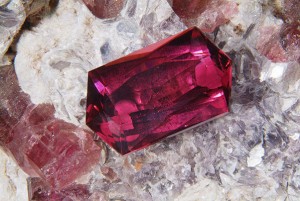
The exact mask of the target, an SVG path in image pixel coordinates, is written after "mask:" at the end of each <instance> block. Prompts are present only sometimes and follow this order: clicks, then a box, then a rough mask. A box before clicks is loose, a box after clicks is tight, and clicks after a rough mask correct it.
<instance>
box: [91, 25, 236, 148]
mask: <svg viewBox="0 0 300 201" xmlns="http://www.w3.org/2000/svg"><path fill="white" fill-rule="evenodd" d="M230 91H231V60H230V59H229V58H228V57H227V56H226V55H225V54H224V53H223V52H222V51H221V50H220V49H218V48H217V47H216V46H215V45H214V44H213V43H211V42H210V41H209V40H208V39H207V38H206V37H205V36H204V35H203V33H202V32H200V30H199V29H197V28H190V29H188V30H186V31H183V32H182V33H179V34H177V35H175V36H172V37H170V38H167V39H165V40H162V41H160V42H158V43H156V44H153V45H150V46H148V47H146V48H144V49H141V50H139V51H136V52H134V53H132V54H130V55H128V56H126V57H123V58H121V59H118V60H116V61H114V62H111V63H108V64H106V65H104V66H102V67H99V68H97V69H95V70H92V71H90V72H89V79H88V95H87V118H86V123H87V125H88V126H89V127H90V128H91V129H92V130H94V131H95V132H96V133H97V134H98V135H99V136H100V137H101V138H102V140H103V141H105V142H106V143H107V144H109V145H110V146H112V147H113V148H114V149H115V150H117V151H118V152H119V153H121V154H126V153H129V152H131V151H135V150H138V149H141V148H143V147H146V146H149V145H151V144H153V143H155V142H157V141H159V140H161V139H163V138H165V137H168V136H170V135H172V134H174V133H176V132H178V131H181V130H183V129H186V128H189V127H191V126H194V125H196V124H198V123H201V122H204V121H207V120H209V119H211V118H213V117H216V116H218V115H221V114H224V113H226V112H228V101H229V95H230Z"/></svg>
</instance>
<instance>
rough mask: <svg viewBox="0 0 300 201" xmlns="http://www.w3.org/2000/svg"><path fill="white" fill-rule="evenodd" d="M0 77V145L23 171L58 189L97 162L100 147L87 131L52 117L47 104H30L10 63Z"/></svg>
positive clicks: (49, 106)
mask: <svg viewBox="0 0 300 201" xmlns="http://www.w3.org/2000/svg"><path fill="white" fill-rule="evenodd" d="M0 77H1V80H0V86H1V89H3V90H1V104H0V111H1V114H0V119H1V127H0V129H1V135H0V145H1V147H2V148H4V150H5V151H6V152H7V153H8V154H10V155H12V156H13V157H14V158H15V159H16V161H17V163H18V164H19V165H20V166H21V167H22V169H23V170H24V171H25V172H26V173H28V174H29V175H30V176H39V177H41V178H42V179H43V180H44V181H45V182H46V183H47V184H48V185H50V186H51V187H53V188H55V189H60V188H62V187H64V186H67V185H68V184H70V183H72V182H74V180H75V179H77V178H78V177H80V176H82V175H83V174H85V173H87V172H88V170H89V169H90V168H91V167H92V166H93V165H95V164H96V163H98V161H99V159H100V150H101V148H100V147H98V146H97V145H96V144H95V143H93V139H92V135H91V133H90V132H89V131H87V130H84V129H82V128H80V127H77V126H75V125H73V124H70V123H67V122H65V121H62V120H60V119H57V118H55V117H54V107H53V106H52V105H50V104H43V105H34V104H32V103H31V102H30V100H29V97H28V96H27V95H26V94H24V93H22V92H21V90H20V87H19V86H18V83H17V78H16V75H15V73H14V70H13V68H12V67H11V66H8V67H1V69H0Z"/></svg>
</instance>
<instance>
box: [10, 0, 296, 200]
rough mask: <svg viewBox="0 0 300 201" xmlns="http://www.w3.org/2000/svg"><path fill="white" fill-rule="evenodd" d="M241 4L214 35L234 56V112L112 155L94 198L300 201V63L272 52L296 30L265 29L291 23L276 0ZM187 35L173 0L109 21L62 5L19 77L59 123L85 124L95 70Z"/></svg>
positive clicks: (128, 8)
mask: <svg viewBox="0 0 300 201" xmlns="http://www.w3.org/2000/svg"><path fill="white" fill-rule="evenodd" d="M232 2H233V3H234V4H236V5H237V10H238V12H237V13H235V14H233V15H232V17H231V18H230V19H229V21H228V22H227V23H226V24H223V25H222V26H220V27H217V28H216V29H215V31H214V32H213V33H211V34H209V37H210V38H211V39H212V40H213V41H214V42H215V43H216V44H217V45H218V46H219V47H221V48H223V50H224V51H226V52H228V54H229V55H230V56H231V57H232V59H233V60H234V64H235V66H234V72H233V77H234V78H233V92H232V99H231V113H230V114H229V115H227V116H225V117H223V118H220V119H217V120H215V121H213V122H211V123H207V124H204V125H201V126H199V127H198V128H196V129H193V130H190V131H188V132H185V133H184V134H181V135H178V136H175V137H172V138H169V139H166V140H164V141H163V142H160V143H158V144H156V145H153V146H151V147H149V148H147V149H144V150H141V151H138V152H135V153H133V154H130V155H127V156H125V157H122V156H119V155H118V154H116V153H115V152H113V151H110V152H109V156H108V159H107V162H106V163H105V164H101V165H100V164H99V165H98V166H96V167H95V168H94V171H93V172H92V173H91V174H89V175H87V176H86V177H85V183H88V185H89V191H90V192H97V194H93V195H91V197H92V198H93V199H94V200H95V199H96V198H98V200H99V199H100V200H101V199H102V200H126V201H130V200H147V201H148V200H180V201H182V200H197V199H198V200H199V199H200V200H295V201H296V200H299V199H300V182H299V178H300V167H299V166H300V165H299V157H300V148H299V147H300V128H299V122H300V101H299V98H300V66H299V61H297V60H296V57H290V58H286V57H282V55H283V56H285V55H286V54H287V53H286V51H287V50H286V49H284V46H282V47H283V49H282V52H275V50H276V51H278V50H277V48H272V47H273V46H278V45H282V43H281V42H282V38H285V37H284V35H285V36H287V35H288V34H283V35H280V34H279V36H280V37H278V38H277V39H274V40H273V38H272V37H271V39H270V37H269V32H264V31H263V30H265V28H268V27H273V28H274V30H284V28H283V27H285V26H288V25H290V24H291V23H290V22H287V21H285V20H283V19H282V17H281V16H278V15H275V14H274V9H273V6H272V5H269V1H267V0H262V1H238V0H236V1H230V3H232ZM276 2H278V1H276ZM287 2H289V1H287ZM297 3H298V2H297V1H296V6H297V5H298V4H297ZM285 13H286V14H287V15H289V14H290V13H289V12H285ZM291 14H293V15H294V14H295V13H292V12H291ZM293 18H294V17H289V19H293ZM197 23H199V22H194V23H193V25H197ZM199 25H201V24H199ZM182 29H184V26H183V24H182V23H181V22H180V21H179V18H178V17H177V16H176V15H175V14H174V13H173V12H172V11H171V9H170V7H169V6H168V4H167V2H166V1H163V0H148V1H135V0H130V1H129V0H128V1H127V3H126V5H125V7H124V9H123V10H122V11H121V12H120V14H119V15H118V17H116V18H114V19H109V20H101V19H96V18H95V17H94V16H93V15H92V14H91V13H90V11H89V10H88V9H87V8H86V7H85V6H83V3H82V2H80V1H75V0H74V1H60V3H59V5H58V7H57V9H56V11H55V14H53V15H51V16H49V17H47V18H44V19H43V20H42V21H41V24H39V25H38V26H37V27H36V28H34V30H32V31H27V32H25V33H24V34H23V35H22V36H21V38H20V41H19V43H18V49H17V50H18V53H17V57H16V62H15V65H16V69H17V73H18V78H19V81H20V84H21V87H22V89H23V90H24V91H25V92H27V93H28V94H29V95H30V98H31V100H32V101H33V102H35V103H45V102H47V103H53V104H54V105H55V110H56V116H57V117H60V118H62V119H65V120H67V121H69V122H74V123H76V124H78V125H79V124H81V123H82V122H83V121H82V120H83V119H84V104H85V103H84V98H85V95H86V94H85V87H86V75H87V74H86V72H87V71H88V70H90V69H92V68H94V67H97V66H100V65H101V64H103V63H106V62H108V61H111V60H113V59H116V58H118V57H120V56H122V55H125V54H127V53H129V52H132V51H133V50H137V49H139V48H140V47H142V46H146V45H148V44H149V43H152V42H154V41H158V40H160V39H161V38H164V37H165V36H168V35H172V34H175V33H177V32H179V31H180V30H182ZM296 31H297V29H296ZM279 32H280V31H279ZM283 32H284V31H283ZM294 32H295V31H293V33H294ZM74 33H76V34H74ZM284 33H285V32H284ZM289 33H290V32H289ZM277 36H278V35H277ZM277 36H276V35H275V37H277ZM293 36H294V35H293ZM296 36H297V35H296ZM288 38H290V37H288ZM291 38H292V39H293V37H291ZM293 40H295V41H297V38H294V39H293ZM46 41H47V45H45V44H46ZM273 41H274V42H273ZM278 41H279V43H278ZM261 43H263V44H265V46H262V47H266V49H265V50H263V51H261V48H259V46H260V44H261ZM288 43H289V42H288ZM28 44H30V46H29V45H28ZM290 44H297V43H294V42H291V43H290ZM298 44H299V43H298ZM292 47H294V46H292ZM292 49H293V48H292ZM298 49H299V48H298V46H296V48H295V50H296V51H297V50H298ZM272 50H274V51H272ZM280 51H281V50H280ZM293 51H294V50H293ZM268 55H272V57H270V56H268ZM288 56H289V55H288ZM275 61H276V62H275ZM278 61H280V62H278ZM70 72H71V73H70ZM74 86H76V87H74ZM80 103H81V104H80ZM93 196H94V197H93Z"/></svg>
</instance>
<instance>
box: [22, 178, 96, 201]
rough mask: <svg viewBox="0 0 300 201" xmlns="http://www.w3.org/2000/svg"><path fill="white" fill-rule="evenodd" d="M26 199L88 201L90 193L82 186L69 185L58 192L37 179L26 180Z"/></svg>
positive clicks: (37, 200) (39, 200)
mask: <svg viewBox="0 0 300 201" xmlns="http://www.w3.org/2000/svg"><path fill="white" fill-rule="evenodd" d="M27 183H28V198H29V200H32V201H33V200H34V201H76V200H89V198H90V196H91V194H92V193H91V192H90V191H89V187H88V186H87V185H83V184H71V185H69V186H67V187H65V188H62V189H60V190H55V189H53V188H51V186H48V185H47V184H46V183H45V182H44V181H43V180H42V179H40V178H38V177H33V178H28V179H27Z"/></svg>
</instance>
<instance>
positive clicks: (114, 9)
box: [83, 0, 124, 19]
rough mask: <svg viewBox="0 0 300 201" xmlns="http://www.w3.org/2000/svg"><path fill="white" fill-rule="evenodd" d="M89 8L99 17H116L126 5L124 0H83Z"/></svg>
mask: <svg viewBox="0 0 300 201" xmlns="http://www.w3.org/2000/svg"><path fill="white" fill-rule="evenodd" d="M83 2H84V3H85V5H86V6H87V7H88V9H89V10H90V11H91V12H92V13H93V14H94V15H95V16H96V17H98V18H101V19H106V18H112V17H116V16H117V15H118V14H119V13H120V12H121V10H122V8H123V6H124V1H123V0H114V1H111V0H83Z"/></svg>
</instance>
